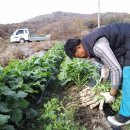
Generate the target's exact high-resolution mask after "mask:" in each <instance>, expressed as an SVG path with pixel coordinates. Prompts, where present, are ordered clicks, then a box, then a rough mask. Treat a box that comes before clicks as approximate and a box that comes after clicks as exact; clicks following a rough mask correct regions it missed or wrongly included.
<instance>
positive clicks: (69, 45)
mask: <svg viewBox="0 0 130 130" xmlns="http://www.w3.org/2000/svg"><path fill="white" fill-rule="evenodd" d="M80 42H81V40H80V39H68V40H67V41H66V43H65V45H64V50H65V53H66V55H67V56H68V57H70V58H73V57H74V54H75V48H76V46H77V45H79V44H80Z"/></svg>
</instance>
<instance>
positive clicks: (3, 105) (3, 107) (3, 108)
mask: <svg viewBox="0 0 130 130" xmlns="http://www.w3.org/2000/svg"><path fill="white" fill-rule="evenodd" d="M9 111H10V109H8V107H7V104H6V103H4V102H0V112H3V113H6V112H9Z"/></svg>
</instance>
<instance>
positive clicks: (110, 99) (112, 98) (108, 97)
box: [100, 92, 115, 103]
mask: <svg viewBox="0 0 130 130" xmlns="http://www.w3.org/2000/svg"><path fill="white" fill-rule="evenodd" d="M100 95H102V96H104V97H105V103H111V102H114V101H115V96H112V95H111V94H110V92H100Z"/></svg>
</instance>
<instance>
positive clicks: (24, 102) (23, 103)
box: [18, 99, 29, 108]
mask: <svg viewBox="0 0 130 130" xmlns="http://www.w3.org/2000/svg"><path fill="white" fill-rule="evenodd" d="M18 104H19V107H20V108H27V107H28V105H29V102H28V101H27V100H25V99H19V100H18Z"/></svg>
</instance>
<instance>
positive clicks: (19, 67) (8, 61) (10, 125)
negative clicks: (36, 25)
mask: <svg viewBox="0 0 130 130" xmlns="http://www.w3.org/2000/svg"><path fill="white" fill-rule="evenodd" d="M63 44H64V42H63V41H47V42H37V43H24V44H10V43H1V44H0V46H1V48H0V64H1V66H0V129H1V130H130V126H123V127H121V128H117V127H115V126H111V125H110V124H109V123H108V122H107V120H106V116H107V115H115V114H116V113H117V112H118V111H119V101H120V100H121V92H120V95H119V96H118V98H117V101H116V104H110V105H108V104H105V106H104V111H100V110H99V108H98V107H97V108H94V109H90V108H89V107H88V106H86V105H84V102H83V100H82V99H85V97H86V96H87V95H85V94H86V93H87V91H88V90H87V89H86V88H88V87H89V88H90V89H91V90H92V91H93V92H94V93H95V94H97V93H98V91H108V90H109V86H110V85H109V82H107V83H104V84H97V81H98V79H99V71H100V66H95V64H94V63H93V62H91V61H90V60H88V59H73V60H70V59H69V58H68V57H67V56H66V55H65V53H64V50H63ZM115 106H116V107H115Z"/></svg>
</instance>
